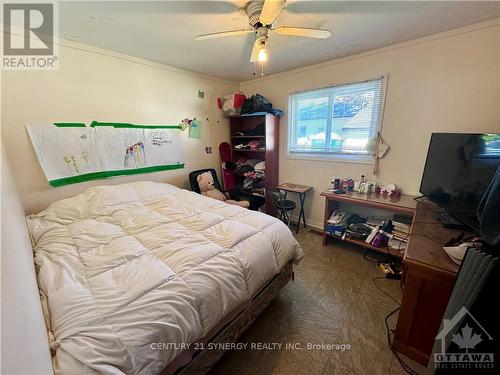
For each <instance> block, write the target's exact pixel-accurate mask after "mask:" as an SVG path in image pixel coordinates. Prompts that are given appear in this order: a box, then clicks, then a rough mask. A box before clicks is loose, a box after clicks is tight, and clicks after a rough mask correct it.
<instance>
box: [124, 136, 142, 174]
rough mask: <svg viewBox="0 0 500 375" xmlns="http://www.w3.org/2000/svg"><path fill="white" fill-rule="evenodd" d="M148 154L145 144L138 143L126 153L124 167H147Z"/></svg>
mask: <svg viewBox="0 0 500 375" xmlns="http://www.w3.org/2000/svg"><path fill="white" fill-rule="evenodd" d="M146 164H147V163H146V154H145V153H144V143H143V142H137V143H136V144H133V145H132V146H130V147H128V148H127V150H126V151H125V160H124V162H123V166H124V167H125V168H140V167H145V166H146Z"/></svg>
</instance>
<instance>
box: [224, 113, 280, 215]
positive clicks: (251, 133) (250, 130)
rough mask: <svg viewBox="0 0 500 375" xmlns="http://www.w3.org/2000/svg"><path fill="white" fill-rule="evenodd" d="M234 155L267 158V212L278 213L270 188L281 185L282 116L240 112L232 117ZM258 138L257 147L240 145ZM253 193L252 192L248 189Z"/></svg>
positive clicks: (233, 157) (232, 151)
mask: <svg viewBox="0 0 500 375" xmlns="http://www.w3.org/2000/svg"><path fill="white" fill-rule="evenodd" d="M230 137H231V157H232V160H233V161H235V162H236V161H238V160H239V159H241V158H245V159H259V160H262V161H265V162H266V169H265V212H266V213H267V214H269V215H273V216H275V215H276V209H275V207H274V205H273V202H272V200H271V195H270V191H271V189H274V188H275V187H276V186H277V185H278V173H279V172H278V169H279V117H278V116H274V115H271V114H252V115H240V116H233V117H231V118H230ZM251 141H256V142H258V143H259V146H258V147H257V148H256V149H250V148H241V147H242V146H240V145H247V144H248V143H249V142H251ZM249 194H253V193H249Z"/></svg>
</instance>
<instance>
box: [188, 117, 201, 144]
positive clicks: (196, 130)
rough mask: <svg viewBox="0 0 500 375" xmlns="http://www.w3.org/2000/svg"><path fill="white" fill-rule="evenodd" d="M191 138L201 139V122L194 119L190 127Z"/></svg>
mask: <svg viewBox="0 0 500 375" xmlns="http://www.w3.org/2000/svg"><path fill="white" fill-rule="evenodd" d="M189 138H194V139H201V121H200V120H197V119H193V121H191V124H190V125H189Z"/></svg>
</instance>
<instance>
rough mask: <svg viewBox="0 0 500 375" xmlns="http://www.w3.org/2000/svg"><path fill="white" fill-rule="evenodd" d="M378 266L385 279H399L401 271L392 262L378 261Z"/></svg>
mask: <svg viewBox="0 0 500 375" xmlns="http://www.w3.org/2000/svg"><path fill="white" fill-rule="evenodd" d="M378 267H379V268H380V270H381V271H382V273H383V274H384V275H385V277H386V278H387V279H394V280H400V279H401V271H400V270H397V269H396V268H395V267H394V265H393V263H379V265H378Z"/></svg>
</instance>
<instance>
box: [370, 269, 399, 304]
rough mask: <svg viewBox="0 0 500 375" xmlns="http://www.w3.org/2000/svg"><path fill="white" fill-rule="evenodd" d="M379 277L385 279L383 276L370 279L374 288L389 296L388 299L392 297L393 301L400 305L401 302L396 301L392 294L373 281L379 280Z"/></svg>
mask: <svg viewBox="0 0 500 375" xmlns="http://www.w3.org/2000/svg"><path fill="white" fill-rule="evenodd" d="M380 279H384V280H385V279H386V278H385V277H384V276H377V277H374V278H373V279H372V282H373V285H375V288H377V289H378V290H380V291H381V292H382V293H384V294H385V295H386V296H387V297H389V298H390V299H392V300H393V301H394V302H396V303H397V304H398V305H401V302H400V301H398V299H397V298H396V297H394V296H392V295H391V294H390V293H387V292H386V291H385V290H383V289H382V288H381V287H380V286H378V284H377V283H376V282H375V280H380Z"/></svg>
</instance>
